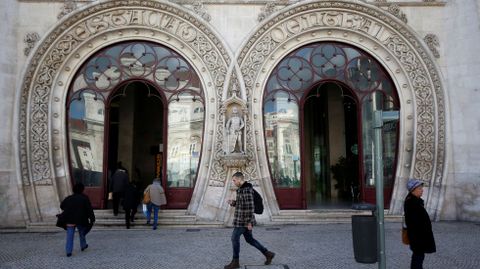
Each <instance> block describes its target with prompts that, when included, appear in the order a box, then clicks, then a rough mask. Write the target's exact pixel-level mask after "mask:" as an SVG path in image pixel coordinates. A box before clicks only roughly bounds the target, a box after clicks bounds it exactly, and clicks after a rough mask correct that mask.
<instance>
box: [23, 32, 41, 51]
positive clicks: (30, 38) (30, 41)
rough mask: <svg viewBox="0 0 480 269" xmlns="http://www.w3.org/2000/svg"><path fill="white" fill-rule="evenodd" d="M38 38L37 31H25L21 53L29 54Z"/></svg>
mask: <svg viewBox="0 0 480 269" xmlns="http://www.w3.org/2000/svg"><path fill="white" fill-rule="evenodd" d="M39 40H40V35H39V34H38V33H37V32H31V33H27V34H26V35H25V37H24V38H23V42H24V43H25V49H23V54H24V55H25V56H28V55H30V52H31V51H32V49H33V47H35V45H36V44H37V42H38V41H39Z"/></svg>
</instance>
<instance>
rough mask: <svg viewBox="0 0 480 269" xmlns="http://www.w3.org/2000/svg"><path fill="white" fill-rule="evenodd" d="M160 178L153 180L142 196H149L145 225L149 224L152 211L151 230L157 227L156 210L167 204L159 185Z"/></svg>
mask: <svg viewBox="0 0 480 269" xmlns="http://www.w3.org/2000/svg"><path fill="white" fill-rule="evenodd" d="M160 183H161V181H160V178H155V179H154V180H153V182H152V184H150V185H148V186H147V188H146V189H145V191H144V195H146V194H147V192H148V194H149V195H150V202H149V203H147V225H149V224H150V218H151V215H152V211H153V230H156V229H157V225H158V210H159V209H160V206H162V205H165V204H167V198H166V197H165V191H164V190H163V188H162V185H161V184H160Z"/></svg>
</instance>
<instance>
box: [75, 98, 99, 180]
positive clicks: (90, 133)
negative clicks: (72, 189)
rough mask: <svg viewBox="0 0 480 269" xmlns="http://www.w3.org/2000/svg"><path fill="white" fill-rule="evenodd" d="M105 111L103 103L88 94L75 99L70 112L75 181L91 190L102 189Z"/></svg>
mask: <svg viewBox="0 0 480 269" xmlns="http://www.w3.org/2000/svg"><path fill="white" fill-rule="evenodd" d="M104 110H105V108H104V105H103V100H100V99H97V95H96V94H95V93H90V92H85V91H84V92H80V93H79V94H78V95H77V96H75V97H74V98H72V102H71V103H70V108H69V120H68V135H69V145H70V161H71V165H72V177H73V179H74V182H82V183H83V184H84V185H85V186H89V187H101V185H102V178H103V140H104V114H105V113H104Z"/></svg>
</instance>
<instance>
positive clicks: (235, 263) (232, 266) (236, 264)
mask: <svg viewBox="0 0 480 269" xmlns="http://www.w3.org/2000/svg"><path fill="white" fill-rule="evenodd" d="M223 268H224V269H236V268H240V263H239V262H238V259H232V261H231V262H230V264H227V265H225V267H223Z"/></svg>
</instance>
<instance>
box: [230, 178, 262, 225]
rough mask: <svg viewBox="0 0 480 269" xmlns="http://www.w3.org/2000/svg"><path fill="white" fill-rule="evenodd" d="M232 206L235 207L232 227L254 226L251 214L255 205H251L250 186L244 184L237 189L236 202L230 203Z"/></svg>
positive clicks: (251, 194)
mask: <svg viewBox="0 0 480 269" xmlns="http://www.w3.org/2000/svg"><path fill="white" fill-rule="evenodd" d="M232 206H235V214H234V216H233V226H235V227H246V226H247V224H248V223H251V224H252V225H255V224H256V221H255V215H254V213H253V211H254V209H255V205H254V203H253V187H252V184H250V183H248V182H245V183H243V184H242V186H240V188H238V189H237V200H235V201H234V202H233V203H232Z"/></svg>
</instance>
